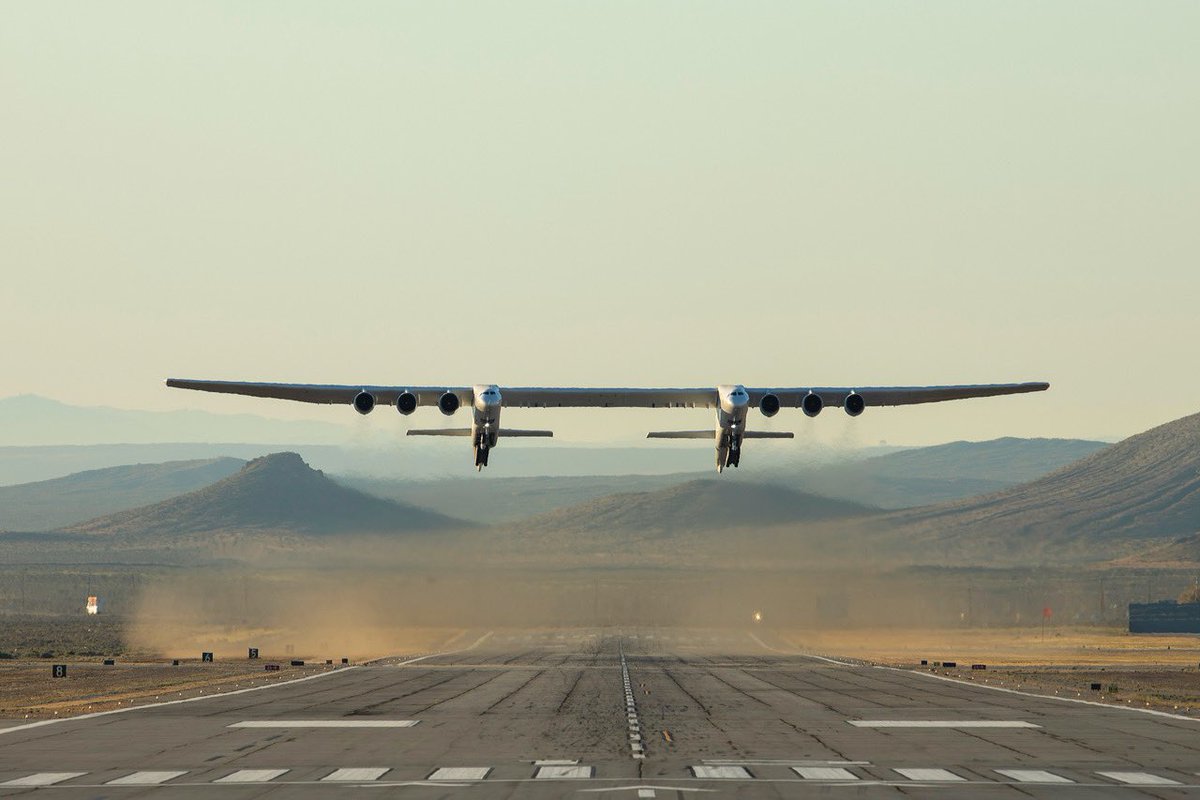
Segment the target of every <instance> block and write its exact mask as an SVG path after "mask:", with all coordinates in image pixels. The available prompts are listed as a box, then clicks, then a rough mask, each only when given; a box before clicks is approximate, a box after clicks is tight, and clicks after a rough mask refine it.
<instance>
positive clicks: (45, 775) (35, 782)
mask: <svg viewBox="0 0 1200 800" xmlns="http://www.w3.org/2000/svg"><path fill="white" fill-rule="evenodd" d="M80 775H87V773H86V772H35V773H34V774H32V775H26V776H25V777H24V778H14V779H13V780H11V781H5V782H4V783H0V786H53V785H54V784H56V783H62V782H63V781H69V780H71V778H78V777H79V776H80Z"/></svg>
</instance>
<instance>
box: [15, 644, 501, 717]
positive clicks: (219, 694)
mask: <svg viewBox="0 0 1200 800" xmlns="http://www.w3.org/2000/svg"><path fill="white" fill-rule="evenodd" d="M491 635H492V632H491V631H489V632H488V633H486V634H484V635H483V636H481V637H479V639H477V640H476V641H475V643H474V644H472V645H471V646H470V647H464V648H463V649H461V650H452V651H450V652H447V653H429V654H428V655H423V656H419V657H417V658H412V659H409V660H408V661H401V662H400V663H398V664H395V665H394V666H397V667H403V666H405V665H406V664H413V663H416V662H417V661H424V660H425V659H427V658H433V657H434V656H447V655H454V654H455V653H465V652H466V651H468V650H473V649H474V648H475V647H478V646H479V645H480V644H483V642H484V641H485V640H486V639H487V638H488V637H490V636H491ZM356 669H361V667H360V666H359V665H357V664H354V665H351V666H348V667H339V668H337V669H333V670H330V671H328V672H318V673H317V674H316V675H305V676H304V677H303V678H292V679H291V680H286V681H279V682H278V683H265V684H263V685H262V686H251V687H249V688H246V689H234V690H233V691H231V692H216V693H213V694H202V695H197V696H196V697H184V698H182V699H179V700H164V701H163V702H161V703H146V704H145V705H140V706H128V707H126V708H114V709H112V710H110V711H92V712H90V713H88V714H79V715H77V716H74V717H56V718H55V719H41V720H38V721H37V722H27V723H25V724H23V725H13V726H12V727H9V728H0V736H2V735H4V734H6V733H16V732H17V731H28V730H32V729H34V728H42V727H45V726H46V725H56V724H58V723H60V722H78V721H79V720H85V719H95V718H96V717H108V716H112V715H113V714H127V713H129V712H130V711H143V710H145V709H148V708H163V707H164V706H178V705H182V704H184V703H197V702H200V701H203V700H211V699H213V698H214V697H232V696H233V695H237V694H248V693H249V692H261V691H262V690H263V689H275V688H278V687H280V686H291V685H293V684H296V683H303V682H304V681H313V680H317V679H318V678H328V677H330V676H331V675H345V674H347V673H349V672H353V671H354V670H356Z"/></svg>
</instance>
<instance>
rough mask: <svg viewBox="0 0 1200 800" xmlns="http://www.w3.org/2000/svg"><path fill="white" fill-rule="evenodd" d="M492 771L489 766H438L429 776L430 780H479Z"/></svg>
mask: <svg viewBox="0 0 1200 800" xmlns="http://www.w3.org/2000/svg"><path fill="white" fill-rule="evenodd" d="M491 771H492V768H491V767H438V768H437V769H435V770H434V771H433V774H432V775H430V776H429V778H428V780H431V781H481V780H483V779H484V778H486V777H487V776H488V773H489V772H491Z"/></svg>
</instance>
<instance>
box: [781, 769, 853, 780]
mask: <svg viewBox="0 0 1200 800" xmlns="http://www.w3.org/2000/svg"><path fill="white" fill-rule="evenodd" d="M792 769H793V770H794V771H795V773H796V774H797V775H799V776H800V777H801V778H804V780H806V781H856V780H858V776H857V775H855V774H854V773H853V772H851V771H850V770H848V769H844V768H843V767H792Z"/></svg>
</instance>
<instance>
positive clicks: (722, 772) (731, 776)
mask: <svg viewBox="0 0 1200 800" xmlns="http://www.w3.org/2000/svg"><path fill="white" fill-rule="evenodd" d="M692 774H693V775H695V776H696V777H697V778H711V779H714V780H743V781H744V780H749V779H751V778H753V777H754V776H753V775H751V774H750V771H749V770H748V769H746V768H745V767H692Z"/></svg>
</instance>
